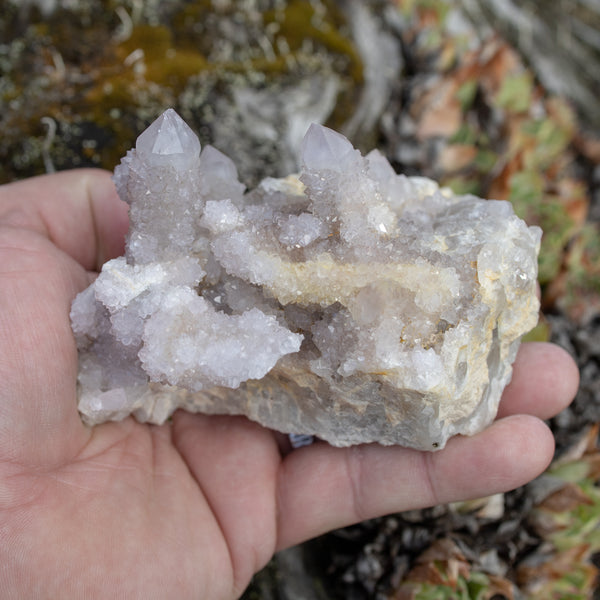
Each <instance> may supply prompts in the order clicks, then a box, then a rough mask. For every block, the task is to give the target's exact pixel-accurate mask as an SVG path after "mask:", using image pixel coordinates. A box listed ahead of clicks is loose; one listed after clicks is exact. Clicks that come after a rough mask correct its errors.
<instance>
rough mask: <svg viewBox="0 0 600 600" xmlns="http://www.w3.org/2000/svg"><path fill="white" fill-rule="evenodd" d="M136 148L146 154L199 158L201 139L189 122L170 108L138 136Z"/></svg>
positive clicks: (172, 157) (171, 157) (162, 156)
mask: <svg viewBox="0 0 600 600" xmlns="http://www.w3.org/2000/svg"><path fill="white" fill-rule="evenodd" d="M135 148H136V150H137V151H138V152H139V153H140V154H144V155H146V156H155V157H156V156H157V157H160V158H170V159H174V158H180V157H186V158H188V157H190V158H197V157H198V155H199V154H200V140H199V139H198V136H197V135H196V134H195V133H194V132H193V131H192V130H191V129H190V127H189V126H188V124H187V123H186V122H185V121H184V120H183V119H182V118H181V117H180V116H179V115H178V114H177V113H176V112H175V111H174V110H173V109H172V108H169V109H168V110H166V111H165V112H164V113H163V114H162V115H161V116H160V117H158V119H156V121H154V123H152V125H150V127H148V129H146V131H144V133H142V134H141V135H140V136H139V137H138V139H137V142H136V144H135Z"/></svg>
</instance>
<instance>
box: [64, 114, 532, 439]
mask: <svg viewBox="0 0 600 600" xmlns="http://www.w3.org/2000/svg"><path fill="white" fill-rule="evenodd" d="M301 163H302V164H301V172H300V173H299V174H298V175H290V176H289V177H286V178H284V179H272V178H267V179H265V180H264V181H262V182H261V183H260V184H259V186H258V187H257V188H256V189H254V190H251V191H249V192H246V193H244V186H243V185H242V184H241V183H240V182H239V181H238V177H237V170H236V168H235V165H234V164H233V162H232V161H231V160H230V159H229V158H228V157H227V156H225V155H224V154H222V153H221V152H219V151H218V150H216V149H214V148H211V147H210V146H208V147H206V148H204V149H203V151H202V153H200V145H199V143H198V140H197V138H196V137H195V136H194V134H193V133H192V132H191V131H190V130H189V128H188V127H187V125H185V123H184V122H183V121H182V120H181V119H180V118H179V117H178V116H177V115H176V113H174V112H173V111H167V112H166V113H165V114H164V115H163V116H162V117H160V118H159V119H158V120H157V121H156V122H155V123H154V124H153V125H151V127H150V128H149V129H148V130H147V131H146V132H144V133H143V134H142V135H141V136H140V137H139V139H138V142H137V145H136V148H135V149H134V150H132V151H130V152H129V153H128V154H127V156H126V157H125V158H124V159H123V161H122V163H121V165H119V167H117V169H116V171H115V183H116V185H117V189H118V191H119V194H120V195H121V197H122V198H123V199H125V200H126V201H127V202H128V203H129V204H130V206H131V210H130V219H131V224H130V231H129V236H128V239H127V251H126V258H118V259H115V260H113V261H110V262H108V263H107V264H106V265H104V267H103V269H102V272H101V273H100V275H99V276H98V278H97V279H96V281H95V282H94V284H93V285H92V286H91V287H90V288H88V290H86V291H84V292H83V293H82V294H80V295H79V296H78V297H77V298H76V299H75V301H74V303H73V307H72V311H71V318H72V323H73V331H74V333H75V337H76V340H77V345H78V348H79V357H80V369H79V410H80V412H81V414H82V416H83V418H84V419H85V420H86V421H87V422H88V423H91V424H93V423H100V422H103V421H106V420H109V419H122V418H124V417H126V416H127V415H129V414H133V415H134V416H135V417H136V418H137V419H139V420H140V421H149V422H152V423H162V422H164V421H165V419H167V418H168V417H169V415H170V414H172V412H173V411H174V410H176V409H177V408H184V409H187V410H190V411H200V412H204V413H209V414H242V415H246V416H247V417H249V418H250V419H253V420H255V421H258V422H259V423H261V424H263V425H264V426H266V427H270V428H272V429H275V430H278V431H282V432H286V433H297V434H307V435H314V436H317V437H319V438H321V439H324V440H326V441H328V442H330V443H331V444H333V445H336V446H347V445H350V444H360V443H364V442H379V443H381V444H401V445H405V446H410V447H413V448H418V449H421V450H436V449H441V448H443V447H444V445H445V444H446V442H447V440H448V439H449V438H450V437H451V436H453V435H456V434H463V435H471V434H474V433H477V432H478V431H481V430H482V429H483V428H484V427H486V426H487V425H488V424H489V423H490V422H491V421H492V420H493V419H494V417H495V415H496V411H497V408H498V403H499V401H500V397H501V395H502V391H503V389H504V387H505V386H506V384H507V383H508V382H509V381H510V377H511V373H512V363H513V361H514V359H515V357H516V353H517V349H518V347H519V343H520V339H521V336H522V335H523V334H524V333H526V332H527V331H528V330H529V329H531V328H532V327H533V326H534V325H535V323H536V320H537V313H538V308H539V303H538V300H537V297H536V293H535V292H536V277H537V252H538V250H539V243H540V236H541V231H540V230H539V228H537V227H528V226H527V225H526V224H525V223H524V222H523V221H521V220H520V219H519V218H518V217H516V216H515V214H514V212H513V209H512V206H511V205H510V204H509V203H508V202H500V201H493V200H482V199H480V198H476V197H474V196H457V195H454V194H452V193H451V191H450V190H448V189H444V188H442V189H440V188H439V186H438V185H437V184H436V183H435V182H433V181H431V180H429V179H424V178H421V177H405V176H403V175H397V174H396V173H395V172H394V170H393V169H392V167H391V166H390V164H389V162H388V161H387V160H386V158H385V157H384V156H383V155H382V154H381V153H379V152H377V151H373V152H371V153H370V154H368V155H367V156H366V157H363V156H361V154H360V153H359V152H358V151H357V150H355V149H354V148H353V147H352V145H351V144H350V142H349V141H348V140H347V139H346V138H344V137H343V136H341V135H340V134H339V133H336V132H335V131H332V130H331V129H327V128H326V127H323V126H320V125H313V126H311V127H310V129H309V130H308V132H307V134H306V137H305V139H304V142H303V145H302V157H301Z"/></svg>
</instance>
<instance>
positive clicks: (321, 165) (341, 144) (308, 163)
mask: <svg viewBox="0 0 600 600" xmlns="http://www.w3.org/2000/svg"><path fill="white" fill-rule="evenodd" d="M356 154H357V152H356V150H355V149H354V148H353V147H352V144H351V143H350V142H349V141H348V140H347V139H346V138H345V137H344V136H343V135H342V134H341V133H338V132H337V131H333V130H332V129H329V128H328V127H323V126H322V125H317V124H316V123H313V124H312V125H311V126H310V127H309V128H308V131H307V132H306V135H305V136H304V140H303V141H302V146H301V149H300V155H301V159H302V164H303V165H304V167H305V168H306V169H309V170H313V169H314V170H317V171H321V170H324V169H331V170H333V171H340V170H341V169H342V168H343V166H344V163H345V161H346V160H347V159H348V157H350V156H353V155H356Z"/></svg>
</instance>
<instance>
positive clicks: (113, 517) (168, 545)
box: [0, 170, 578, 600]
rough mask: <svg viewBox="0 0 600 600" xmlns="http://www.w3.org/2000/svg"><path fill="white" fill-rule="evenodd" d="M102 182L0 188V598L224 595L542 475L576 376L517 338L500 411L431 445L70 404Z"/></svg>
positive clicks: (98, 178)
mask: <svg viewBox="0 0 600 600" xmlns="http://www.w3.org/2000/svg"><path fill="white" fill-rule="evenodd" d="M126 229H127V210H126V206H125V205H124V204H123V203H122V202H120V200H119V199H118V198H117V196H116V193H115V191H114V187H113V185H112V182H111V181H110V179H109V175H108V174H107V173H105V172H101V171H87V170H82V171H72V172H65V173H60V174H56V175H49V176H45V177H39V178H34V179H30V180H27V181H23V182H19V183H15V184H10V185H7V186H3V187H1V188H0V382H2V383H1V385H0V590H2V597H3V598H19V599H21V598H36V599H42V598H65V599H68V598H87V597H93V598H100V597H111V596H113V597H114V596H116V597H119V598H121V597H123V598H144V599H151V598H181V599H183V598H207V599H211V600H220V599H226V598H236V597H237V596H239V595H240V594H241V593H242V591H243V590H244V588H245V587H246V586H247V585H248V583H249V581H250V578H251V577H252V575H253V573H254V572H256V571H257V570H259V569H260V568H261V567H263V566H264V565H265V564H266V563H267V561H268V560H269V559H270V557H271V556H272V554H273V553H274V552H276V551H277V550H279V549H282V548H285V547H287V546H290V545H293V544H297V543H299V542H302V541H303V540H306V539H308V538H311V537H314V536H316V535H319V534H321V533H324V532H326V531H328V530H330V529H334V528H338V527H342V526H344V525H349V524H351V523H355V522H358V521H361V520H363V519H368V518H372V517H375V516H379V515H383V514H387V513H391V512H398V511H402V510H407V509H415V508H421V507H425V506H432V505H435V504H438V503H445V502H449V501H454V500H459V499H467V498H473V497H478V496H485V495H489V494H493V493H495V492H499V491H505V490H509V489H512V488H514V487H517V486H519V485H521V484H523V483H525V482H527V481H529V480H530V479H532V478H533V477H535V476H536V475H538V474H539V473H540V472H542V471H543V470H544V469H545V468H546V466H547V465H548V463H549V461H550V460H551V458H552V453H553V448H554V441H553V438H552V435H551V433H550V431H549V430H548V428H547V427H546V426H545V425H544V424H543V423H542V421H541V420H540V419H546V418H548V417H551V416H552V415H554V414H556V413H557V412H558V411H560V410H561V409H562V408H563V407H565V406H566V405H567V404H568V402H569V401H570V400H571V398H572V397H573V395H574V394H575V390H576V388H577V384H578V373H577V370H576V367H575V365H574V363H573V361H572V360H571V359H570V358H569V357H568V355H567V354H566V353H565V352H563V351H562V350H560V349H559V348H557V347H556V346H552V345H550V344H525V345H523V346H522V347H521V350H520V352H519V356H518V359H517V362H516V364H515V369H514V376H513V381H512V383H511V384H510V386H509V387H508V388H507V389H506V391H505V393H504V396H503V400H502V404H501V409H500V413H499V418H498V420H496V422H495V423H494V424H493V425H492V426H490V427H489V428H488V429H487V430H486V431H484V432H482V433H480V434H478V435H476V436H473V437H470V438H467V437H456V438H453V439H452V440H450V442H449V443H448V445H447V447H446V448H445V449H444V450H442V451H440V452H437V453H421V452H417V451H415V450H410V449H406V448H400V447H381V446H378V445H376V444H373V445H366V446H357V447H353V448H347V449H339V448H333V447H331V446H329V445H328V444H325V443H316V444H314V445H312V446H309V447H305V448H302V449H300V450H296V451H294V452H291V453H286V452H283V451H282V450H281V445H280V444H279V443H278V435H277V434H274V433H273V432H271V431H269V430H266V429H263V428H262V427H260V426H258V425H257V424H255V423H252V422H250V421H248V420H246V419H244V418H241V417H215V416H206V415H192V414H187V413H184V412H181V411H180V412H177V413H176V414H175V415H174V416H173V419H172V422H171V423H168V424H165V425H162V426H153V425H144V424H140V423H137V422H136V421H135V420H133V419H132V418H128V419H126V420H124V421H122V422H119V423H106V424H104V425H100V426H97V427H95V428H93V429H90V428H88V427H86V426H85V425H83V424H82V423H81V421H80V419H79V415H78V413H77V400H76V377H77V350H76V347H75V342H74V339H73V335H72V333H71V328H70V323H69V310H70V306H71V302H72V300H73V298H74V296H75V295H76V294H77V293H78V292H79V291H81V290H82V289H84V288H85V287H86V286H87V285H88V284H89V283H90V282H91V280H92V279H93V272H94V271H97V270H99V268H100V266H101V265H102V263H103V262H104V261H105V260H108V259H110V258H113V257H115V256H118V255H119V254H121V253H122V252H123V238H124V235H125V232H126Z"/></svg>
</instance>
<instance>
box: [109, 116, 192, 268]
mask: <svg viewBox="0 0 600 600" xmlns="http://www.w3.org/2000/svg"><path fill="white" fill-rule="evenodd" d="M114 180H115V184H116V186H117V191H118V193H119V196H121V198H122V199H123V200H125V201H126V202H127V203H128V204H129V205H130V213H129V218H130V222H131V223H132V226H131V228H130V230H129V234H128V238H127V251H126V256H127V262H129V263H131V264H144V263H150V262H154V261H156V260H163V259H170V258H175V257H178V256H182V255H185V254H187V253H188V252H189V249H190V248H191V246H192V244H193V243H194V240H195V239H196V238H197V237H198V221H199V219H200V216H201V214H202V208H203V199H204V198H203V195H202V185H201V181H200V141H199V140H198V137H197V136H196V134H195V133H194V132H193V131H192V130H191V129H190V128H189V126H188V125H187V123H185V121H184V120H183V119H182V118H181V117H180V116H179V115H178V114H177V113H176V112H175V111H174V110H173V109H169V110H167V111H165V112H164V113H163V114H162V115H161V116H160V117H159V118H158V119H156V121H154V123H152V125H150V127H148V129H147V130H146V131H144V133H142V134H141V135H140V136H139V138H138V139H137V142H136V146H135V150H132V151H131V152H129V153H128V155H127V156H126V157H125V158H124V159H123V161H122V162H121V164H120V165H119V166H118V167H117V168H116V169H115V175H114Z"/></svg>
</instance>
